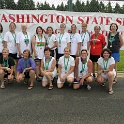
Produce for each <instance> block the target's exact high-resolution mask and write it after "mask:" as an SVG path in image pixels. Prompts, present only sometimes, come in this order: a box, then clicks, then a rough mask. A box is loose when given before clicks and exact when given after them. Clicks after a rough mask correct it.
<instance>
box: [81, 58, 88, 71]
mask: <svg viewBox="0 0 124 124" xmlns="http://www.w3.org/2000/svg"><path fill="white" fill-rule="evenodd" d="M86 63H87V60H86V62H85V63H84V64H83V63H82V73H83V72H84V69H85V67H86Z"/></svg>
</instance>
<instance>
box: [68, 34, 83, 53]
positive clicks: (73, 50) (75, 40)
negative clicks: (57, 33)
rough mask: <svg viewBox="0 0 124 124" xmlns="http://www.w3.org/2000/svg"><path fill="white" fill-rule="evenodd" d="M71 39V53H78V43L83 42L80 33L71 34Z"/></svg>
mask: <svg viewBox="0 0 124 124" xmlns="http://www.w3.org/2000/svg"><path fill="white" fill-rule="evenodd" d="M70 41H71V55H76V52H77V49H78V43H80V42H81V36H80V34H79V33H75V34H70Z"/></svg>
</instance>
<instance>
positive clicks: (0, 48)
mask: <svg viewBox="0 0 124 124" xmlns="http://www.w3.org/2000/svg"><path fill="white" fill-rule="evenodd" d="M3 41H4V38H3V34H2V33H0V53H2V50H3Z"/></svg>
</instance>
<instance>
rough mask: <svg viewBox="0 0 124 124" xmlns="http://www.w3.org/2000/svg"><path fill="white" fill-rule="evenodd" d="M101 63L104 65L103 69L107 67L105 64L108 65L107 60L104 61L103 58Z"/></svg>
mask: <svg viewBox="0 0 124 124" xmlns="http://www.w3.org/2000/svg"><path fill="white" fill-rule="evenodd" d="M103 65H104V70H106V69H107V65H108V60H107V61H106V62H105V61H104V59H103Z"/></svg>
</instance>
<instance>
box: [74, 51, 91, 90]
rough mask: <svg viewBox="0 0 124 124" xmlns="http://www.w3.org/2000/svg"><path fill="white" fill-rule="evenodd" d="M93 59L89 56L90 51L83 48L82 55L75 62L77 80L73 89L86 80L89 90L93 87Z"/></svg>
mask: <svg viewBox="0 0 124 124" xmlns="http://www.w3.org/2000/svg"><path fill="white" fill-rule="evenodd" d="M92 68H93V65H92V61H91V60H90V59H89V58H88V52H87V50H86V49H83V50H81V57H77V58H76V62H75V77H76V79H75V81H74V85H73V89H78V88H79V87H80V86H81V85H83V84H84V81H86V85H87V90H90V89H91V86H90V84H91V83H92V82H93V78H92V76H91V73H92Z"/></svg>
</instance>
